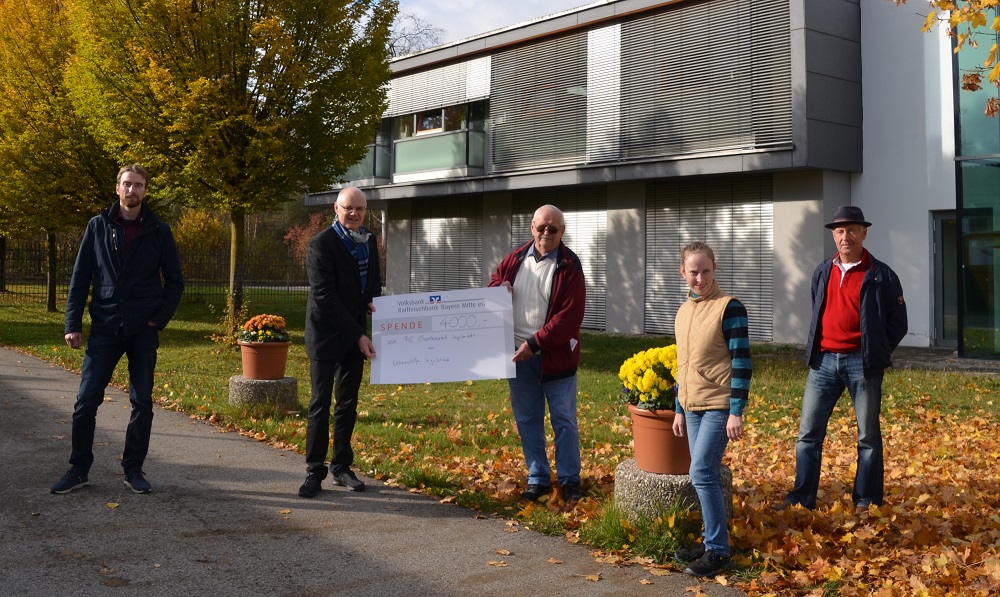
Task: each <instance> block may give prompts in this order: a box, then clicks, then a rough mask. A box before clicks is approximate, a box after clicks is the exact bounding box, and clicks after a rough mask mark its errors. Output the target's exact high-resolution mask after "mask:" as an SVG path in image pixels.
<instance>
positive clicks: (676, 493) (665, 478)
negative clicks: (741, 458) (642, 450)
mask: <svg viewBox="0 0 1000 597" xmlns="http://www.w3.org/2000/svg"><path fill="white" fill-rule="evenodd" d="M722 495H723V497H724V501H725V503H726V516H727V517H728V518H732V517H733V472H732V471H731V470H730V469H729V467H728V466H725V465H723V466H722ZM678 499H679V500H680V502H681V504H682V505H683V506H691V507H693V508H694V509H695V510H700V509H701V508H700V505H699V502H698V494H697V492H695V490H694V485H692V484H691V477H689V476H687V475H659V474H657V473H647V472H646V471H644V470H641V469H639V467H638V466H636V465H635V459H632V458H630V459H628V460H625V461H622V462H621V464H619V465H618V467H617V468H616V469H615V506H617V507H618V509H619V510H621V512H622V514H624V515H625V516H626V517H627V518H628V519H630V520H633V521H635V520H640V519H647V520H648V519H653V518H655V517H656V516H658V515H659V514H660V513H662V512H663V511H664V510H667V509H668V508H670V507H671V506H673V504H674V502H675V501H677V500H678Z"/></svg>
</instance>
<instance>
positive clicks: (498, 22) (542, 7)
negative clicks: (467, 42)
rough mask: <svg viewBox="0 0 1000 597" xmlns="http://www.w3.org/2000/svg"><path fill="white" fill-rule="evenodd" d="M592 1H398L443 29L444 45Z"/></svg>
mask: <svg viewBox="0 0 1000 597" xmlns="http://www.w3.org/2000/svg"><path fill="white" fill-rule="evenodd" d="M594 2H595V0H400V3H399V4H400V8H405V9H408V10H410V11H411V12H413V13H415V14H416V15H417V16H419V17H420V18H422V19H425V20H427V21H429V22H430V23H431V24H433V25H435V26H437V27H440V28H442V29H444V30H445V33H444V35H442V36H441V37H442V39H441V41H442V42H443V43H447V42H450V41H455V40H456V39H462V38H464V37H471V36H473V35H478V34H480V33H485V32H487V31H492V30H494V29H500V28H502V27H506V26H508V25H513V24H514V23H520V22H523V21H529V20H531V19H536V18H538V17H541V16H545V15H550V14H552V13H556V12H561V11H563V10H566V9H568V8H575V7H577V6H584V5H586V4H592V3H594Z"/></svg>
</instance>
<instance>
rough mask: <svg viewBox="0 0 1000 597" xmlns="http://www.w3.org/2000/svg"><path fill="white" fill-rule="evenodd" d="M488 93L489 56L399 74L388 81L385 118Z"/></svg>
mask: <svg viewBox="0 0 1000 597" xmlns="http://www.w3.org/2000/svg"><path fill="white" fill-rule="evenodd" d="M489 96H490V57H489V56H484V57H482V58H475V59H473V60H466V61H465V62H459V63H456V64H449V65H447V66H442V67H438V68H434V69H431V70H426V71H421V72H418V73H413V74H408V75H402V76H399V77H396V78H394V79H392V80H391V81H389V92H388V98H389V108H388V109H387V110H386V111H385V114H384V115H383V116H384V117H390V116H399V115H401V114H410V113H413V112H421V111H424V110H431V109H434V108H443V107H445V106H454V105H458V104H466V103H469V102H471V101H474V100H480V99H485V98H488V97H489Z"/></svg>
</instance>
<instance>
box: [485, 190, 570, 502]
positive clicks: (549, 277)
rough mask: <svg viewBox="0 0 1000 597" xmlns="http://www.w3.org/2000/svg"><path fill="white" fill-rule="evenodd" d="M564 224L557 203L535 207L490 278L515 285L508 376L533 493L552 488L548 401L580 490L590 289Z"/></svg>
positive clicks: (566, 475)
mask: <svg viewBox="0 0 1000 597" xmlns="http://www.w3.org/2000/svg"><path fill="white" fill-rule="evenodd" d="M565 232H566V223H565V221H564V219H563V214H562V212H561V211H559V210H558V209H557V208H555V207H553V206H552V205H543V206H542V207H540V208H538V210H537V211H535V214H534V216H533V217H532V219H531V235H532V237H533V240H531V241H529V242H526V243H524V244H523V245H521V246H520V247H517V248H516V249H514V250H513V251H511V252H510V253H509V254H508V255H507V256H506V257H505V258H504V259H503V261H501V262H500V265H499V266H497V269H496V271H495V272H494V273H493V276H492V278H491V280H490V286H505V287H506V288H507V289H508V290H509V291H511V292H512V293H513V296H512V300H513V302H514V346H515V352H514V362H515V363H516V368H517V377H515V378H512V379H509V380H507V381H508V383H509V385H510V406H511V410H512V411H513V413H514V420H515V421H516V422H517V431H518V433H519V434H520V435H521V449H522V451H523V452H524V460H525V463H526V464H527V466H528V487H527V489H525V490H524V491H523V492H522V493H521V497H522V498H524V499H527V500H531V501H535V500H537V499H538V498H540V497H541V496H543V495H546V494H548V493H551V492H552V473H551V470H550V469H549V461H548V457H547V455H546V453H545V404H546V401H547V402H548V405H549V416H550V418H551V420H552V430H553V431H554V432H555V445H556V473H557V475H558V480H559V483H560V485H562V488H563V497H564V499H565V500H566V501H575V500H578V499H580V498H581V497H582V491H581V488H580V433H579V430H578V428H577V422H576V368H577V365H578V364H579V363H580V324H581V323H582V322H583V312H584V306H585V304H586V298H587V289H586V284H585V282H584V277H583V268H582V267H581V265H580V259H579V258H578V257H577V256H576V254H575V253H574V252H573V251H571V250H569V248H568V247H567V246H566V245H564V244H563V243H562V237H563V234H564V233H565Z"/></svg>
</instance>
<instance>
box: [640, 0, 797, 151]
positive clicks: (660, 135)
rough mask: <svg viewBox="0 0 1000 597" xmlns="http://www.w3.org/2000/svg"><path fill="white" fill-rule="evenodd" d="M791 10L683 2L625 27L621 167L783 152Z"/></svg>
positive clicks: (764, 3) (753, 0)
mask: <svg viewBox="0 0 1000 597" xmlns="http://www.w3.org/2000/svg"><path fill="white" fill-rule="evenodd" d="M789 4H790V3H789V2H787V0H712V1H711V2H685V3H680V4H676V5H672V6H670V7H668V8H667V9H665V10H663V11H661V12H658V13H655V14H651V15H647V16H641V17H638V18H636V19H633V20H630V21H626V22H624V23H623V24H622V28H621V44H622V48H621V55H622V66H621V77H622V82H621V95H622V98H621V105H622V119H621V122H622V123H621V127H622V140H621V152H622V158H624V159H630V158H642V157H651V156H663V155H683V154H691V153H700V152H707V151H724V150H737V149H755V148H766V147H769V146H775V145H785V144H789V143H791V141H792V94H791V92H792V89H791V64H790V55H789V52H790V49H789V48H790V43H791V42H790V39H789V29H790V25H789Z"/></svg>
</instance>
